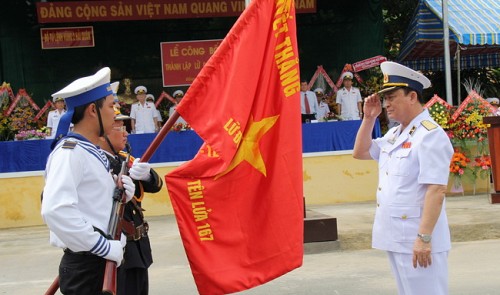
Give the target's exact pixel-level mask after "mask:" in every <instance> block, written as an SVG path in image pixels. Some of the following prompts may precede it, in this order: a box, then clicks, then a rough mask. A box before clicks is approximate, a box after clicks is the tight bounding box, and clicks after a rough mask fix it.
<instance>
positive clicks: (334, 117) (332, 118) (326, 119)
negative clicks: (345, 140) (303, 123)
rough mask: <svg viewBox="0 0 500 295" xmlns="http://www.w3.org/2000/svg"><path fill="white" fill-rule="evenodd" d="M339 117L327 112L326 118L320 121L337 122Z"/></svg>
mask: <svg viewBox="0 0 500 295" xmlns="http://www.w3.org/2000/svg"><path fill="white" fill-rule="evenodd" d="M338 120H339V117H338V116H337V115H335V113H333V112H329V113H327V114H326V116H324V117H323V120H322V121H325V122H329V121H338Z"/></svg>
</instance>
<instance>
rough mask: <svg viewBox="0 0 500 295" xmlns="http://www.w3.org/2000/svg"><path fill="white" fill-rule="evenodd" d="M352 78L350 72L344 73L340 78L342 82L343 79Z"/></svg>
mask: <svg viewBox="0 0 500 295" xmlns="http://www.w3.org/2000/svg"><path fill="white" fill-rule="evenodd" d="M352 77H354V75H353V74H352V73H351V72H344V73H343V74H342V76H341V77H340V78H341V79H342V81H344V79H351V80H352Z"/></svg>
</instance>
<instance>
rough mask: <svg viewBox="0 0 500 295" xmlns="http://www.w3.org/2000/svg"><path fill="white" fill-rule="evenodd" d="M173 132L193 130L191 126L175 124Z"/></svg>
mask: <svg viewBox="0 0 500 295" xmlns="http://www.w3.org/2000/svg"><path fill="white" fill-rule="evenodd" d="M171 130H172V131H176V132H180V131H186V130H191V126H190V125H189V124H188V123H186V124H184V123H175V124H174V125H173V126H172V129H171Z"/></svg>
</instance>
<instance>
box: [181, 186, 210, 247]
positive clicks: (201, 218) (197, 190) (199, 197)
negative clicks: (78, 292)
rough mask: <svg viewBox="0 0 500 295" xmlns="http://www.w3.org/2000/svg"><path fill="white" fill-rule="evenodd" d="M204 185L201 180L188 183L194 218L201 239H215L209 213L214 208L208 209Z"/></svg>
mask: <svg viewBox="0 0 500 295" xmlns="http://www.w3.org/2000/svg"><path fill="white" fill-rule="evenodd" d="M204 189H205V187H204V186H202V185H201V180H200V179H198V180H196V181H189V182H188V183H187V191H188V195H189V199H190V200H191V209H192V210H193V219H194V221H195V225H196V230H197V231H198V236H199V237H200V241H202V242H203V241H213V240H214V234H213V232H212V228H211V227H210V224H209V223H208V214H209V213H211V212H212V209H208V208H207V207H206V206H205V201H203V190H204Z"/></svg>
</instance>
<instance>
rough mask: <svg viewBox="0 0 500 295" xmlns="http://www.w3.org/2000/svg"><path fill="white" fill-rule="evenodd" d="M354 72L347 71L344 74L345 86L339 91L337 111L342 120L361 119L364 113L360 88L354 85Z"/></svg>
mask: <svg viewBox="0 0 500 295" xmlns="http://www.w3.org/2000/svg"><path fill="white" fill-rule="evenodd" d="M352 79H353V74H352V73H351V72H345V73H343V74H342V83H343V85H344V87H342V88H340V89H339V90H338V91H337V98H336V102H337V113H338V114H340V116H341V117H342V120H359V119H361V117H362V115H363V111H362V110H363V109H362V106H361V102H362V99H361V93H360V92H359V88H357V87H354V86H352Z"/></svg>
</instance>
